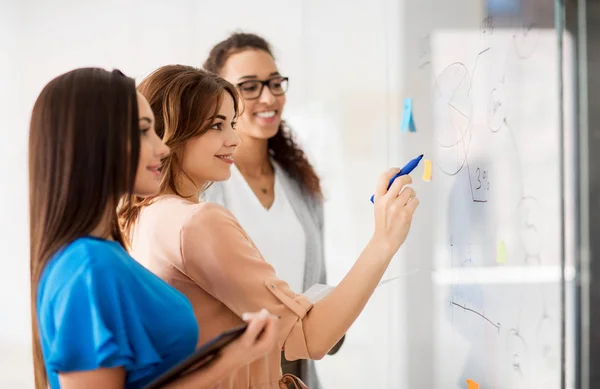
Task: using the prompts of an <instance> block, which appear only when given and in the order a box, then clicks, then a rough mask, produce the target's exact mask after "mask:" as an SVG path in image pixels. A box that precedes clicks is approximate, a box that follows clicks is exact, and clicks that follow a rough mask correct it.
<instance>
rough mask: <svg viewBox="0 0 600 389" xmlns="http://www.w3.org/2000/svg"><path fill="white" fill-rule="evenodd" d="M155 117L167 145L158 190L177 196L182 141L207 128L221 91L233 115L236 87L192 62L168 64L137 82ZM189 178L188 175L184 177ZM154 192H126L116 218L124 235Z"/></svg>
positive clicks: (218, 101) (153, 197) (236, 105)
mask: <svg viewBox="0 0 600 389" xmlns="http://www.w3.org/2000/svg"><path fill="white" fill-rule="evenodd" d="M138 91H139V92H140V93H141V94H142V95H144V97H146V99H147V100H148V103H149V104H150V107H151V108H152V111H153V112H154V116H155V117H156V121H155V129H156V134H157V135H158V136H159V137H161V138H162V140H163V142H165V144H166V145H167V146H169V148H170V149H171V152H170V153H169V155H168V156H167V157H165V158H164V159H163V161H162V174H161V183H160V192H159V194H158V195H161V194H164V193H166V192H172V193H175V194H177V195H180V196H181V193H180V190H179V188H178V184H179V182H180V180H179V178H180V177H181V176H186V173H185V171H184V170H183V167H182V161H183V154H182V153H183V148H184V146H185V144H186V142H187V141H188V140H190V139H192V138H194V137H196V136H199V135H202V134H204V133H205V132H206V131H208V130H209V128H210V126H211V124H212V122H211V120H210V118H212V117H215V116H216V115H217V114H218V113H219V109H220V108H221V103H222V101H223V93H224V92H226V93H229V95H230V96H231V98H232V99H233V104H234V109H235V113H236V116H237V115H238V113H239V106H238V94H237V90H236V88H235V87H234V86H233V85H231V84H230V83H229V82H227V81H225V80H224V79H222V78H221V77H219V76H217V75H216V74H213V73H209V72H206V71H204V70H202V69H198V68H195V67H192V66H184V65H168V66H163V67H161V68H159V69H157V70H155V71H154V72H153V73H152V74H150V75H149V76H148V77H146V78H145V79H144V80H143V81H142V83H141V84H140V85H139V86H138ZM188 178H189V177H188ZM155 198H156V196H149V197H146V198H143V199H142V198H140V197H137V196H127V197H125V198H123V201H122V203H121V205H120V206H119V222H120V226H121V229H122V230H123V232H124V233H125V235H126V236H128V237H130V233H131V229H132V227H133V225H134V224H135V222H136V221H137V218H138V217H139V214H140V211H141V209H142V208H143V207H144V206H146V205H149V204H151V203H152V201H154V199H155Z"/></svg>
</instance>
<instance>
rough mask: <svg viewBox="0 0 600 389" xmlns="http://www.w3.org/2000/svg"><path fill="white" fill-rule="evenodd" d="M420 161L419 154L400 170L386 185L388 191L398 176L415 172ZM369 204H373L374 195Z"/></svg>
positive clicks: (421, 157) (420, 156)
mask: <svg viewBox="0 0 600 389" xmlns="http://www.w3.org/2000/svg"><path fill="white" fill-rule="evenodd" d="M421 159H423V154H421V155H419V156H418V157H417V158H415V159H413V160H411V161H410V162H409V163H407V164H406V165H405V166H404V167H403V168H402V169H400V171H399V172H398V174H396V175H395V176H394V177H392V179H391V180H390V183H389V184H388V190H389V189H390V186H392V184H393V183H394V180H395V179H396V178H398V177H400V176H404V175H406V174H409V173H410V172H412V171H413V170H415V168H416V167H417V166H418V165H419V162H421ZM371 202H372V203H375V195H373V196H371Z"/></svg>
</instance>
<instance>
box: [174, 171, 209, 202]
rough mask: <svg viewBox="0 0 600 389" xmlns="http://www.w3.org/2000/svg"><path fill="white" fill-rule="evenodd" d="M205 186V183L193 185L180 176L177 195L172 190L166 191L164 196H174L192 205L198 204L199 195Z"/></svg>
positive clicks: (183, 176) (187, 179)
mask: <svg viewBox="0 0 600 389" xmlns="http://www.w3.org/2000/svg"><path fill="white" fill-rule="evenodd" d="M205 186H206V182H200V183H194V182H193V181H192V180H190V179H189V178H188V177H186V176H185V175H183V174H182V175H181V176H180V179H179V183H178V184H177V192H178V193H175V192H174V191H173V190H172V189H167V190H166V191H165V194H170V195H176V196H179V197H181V198H183V199H185V200H188V201H190V202H192V203H198V202H199V201H200V193H201V192H202V189H203V188H204V187H205Z"/></svg>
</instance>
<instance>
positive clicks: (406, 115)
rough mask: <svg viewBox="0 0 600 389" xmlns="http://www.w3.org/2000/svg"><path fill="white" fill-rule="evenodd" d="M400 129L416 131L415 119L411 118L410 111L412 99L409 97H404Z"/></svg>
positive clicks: (411, 113)
mask: <svg viewBox="0 0 600 389" xmlns="http://www.w3.org/2000/svg"><path fill="white" fill-rule="evenodd" d="M400 129H401V130H402V132H408V131H410V132H417V127H416V126H415V119H414V118H413V112H412V99H411V98H410V97H407V98H406V99H404V103H403V108H402V124H401V125H400Z"/></svg>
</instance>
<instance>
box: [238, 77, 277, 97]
mask: <svg viewBox="0 0 600 389" xmlns="http://www.w3.org/2000/svg"><path fill="white" fill-rule="evenodd" d="M265 86H267V87H268V88H269V90H270V91H271V94H272V95H273V96H283V95H284V94H285V92H287V89H288V78H287V77H275V78H270V79H268V80H266V81H260V80H249V81H244V82H240V83H239V84H237V87H238V88H239V90H240V93H241V94H242V97H243V98H244V99H246V100H255V99H258V98H259V97H260V95H262V92H263V89H264V87H265Z"/></svg>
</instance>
